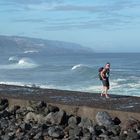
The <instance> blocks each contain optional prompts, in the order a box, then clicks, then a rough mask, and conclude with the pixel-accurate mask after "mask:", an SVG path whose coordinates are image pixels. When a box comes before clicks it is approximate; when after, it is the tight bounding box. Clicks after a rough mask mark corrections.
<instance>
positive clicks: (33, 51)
mask: <svg viewBox="0 0 140 140" xmlns="http://www.w3.org/2000/svg"><path fill="white" fill-rule="evenodd" d="M24 53H38V51H37V50H27V51H24Z"/></svg>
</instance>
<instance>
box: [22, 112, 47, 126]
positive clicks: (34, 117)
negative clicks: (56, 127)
mask: <svg viewBox="0 0 140 140" xmlns="http://www.w3.org/2000/svg"><path fill="white" fill-rule="evenodd" d="M24 121H25V122H26V123H28V122H30V121H32V122H36V123H40V124H41V123H44V121H45V120H44V117H43V115H41V114H36V113H33V112H29V113H28V114H27V115H26V116H25V118H24Z"/></svg>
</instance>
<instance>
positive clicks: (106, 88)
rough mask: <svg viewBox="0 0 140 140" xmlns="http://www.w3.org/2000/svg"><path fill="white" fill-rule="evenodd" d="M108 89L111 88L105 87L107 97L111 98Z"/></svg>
mask: <svg viewBox="0 0 140 140" xmlns="http://www.w3.org/2000/svg"><path fill="white" fill-rule="evenodd" d="M108 89H109V88H108V87H105V97H106V98H109V96H108Z"/></svg>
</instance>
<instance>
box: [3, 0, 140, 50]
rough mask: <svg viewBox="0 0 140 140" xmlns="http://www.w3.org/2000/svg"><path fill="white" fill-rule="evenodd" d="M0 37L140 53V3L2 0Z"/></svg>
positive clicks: (127, 0) (124, 0)
mask: <svg viewBox="0 0 140 140" xmlns="http://www.w3.org/2000/svg"><path fill="white" fill-rule="evenodd" d="M0 34H1V35H20V36H29V37H36V38H45V39H51V40H61V41H69V42H75V43H80V44H81V45H84V46H87V47H92V48H93V49H94V50H95V51H101V52H103V51H105V52H112V51H117V52H125V51H127V52H131V51H133V52H140V0H0Z"/></svg>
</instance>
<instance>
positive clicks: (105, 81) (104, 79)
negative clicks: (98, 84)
mask: <svg viewBox="0 0 140 140" xmlns="http://www.w3.org/2000/svg"><path fill="white" fill-rule="evenodd" d="M100 74H101V78H102V84H103V91H102V93H101V96H103V95H105V97H106V98H109V96H108V90H109V88H110V85H109V76H110V63H106V65H105V67H104V69H103V70H102V71H101V73H100Z"/></svg>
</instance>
